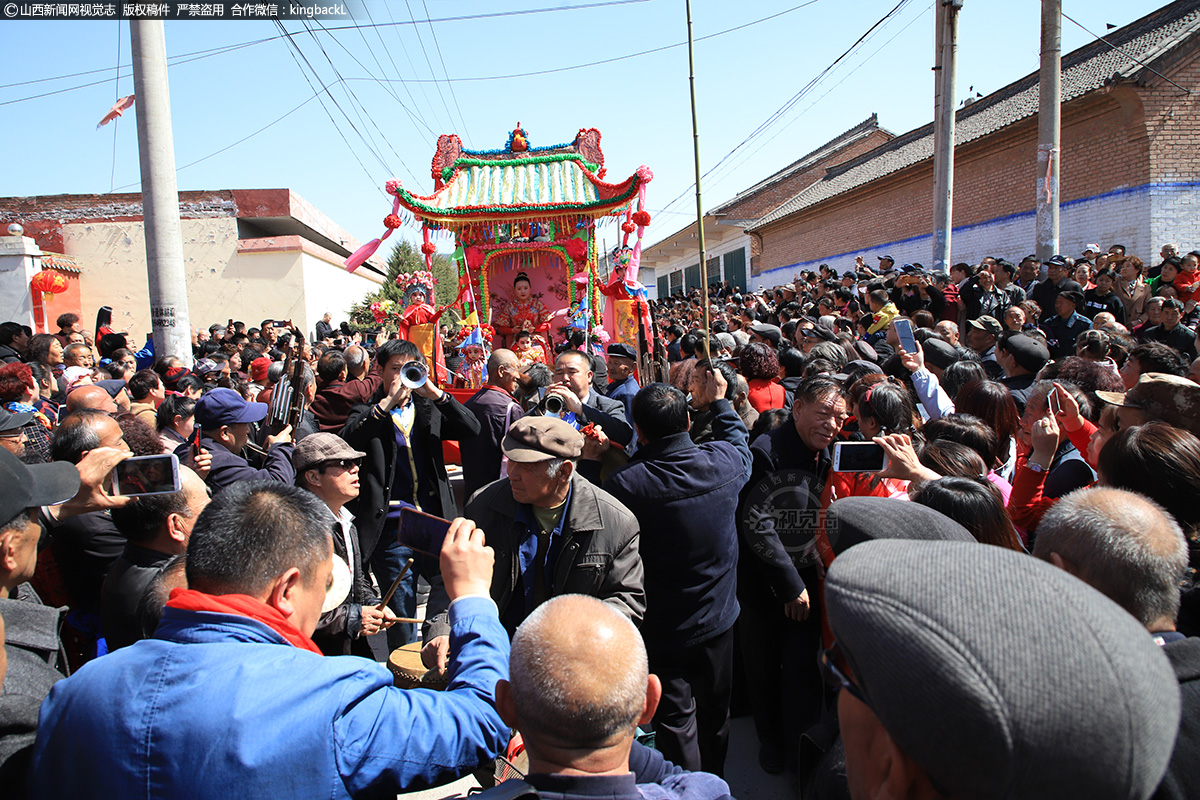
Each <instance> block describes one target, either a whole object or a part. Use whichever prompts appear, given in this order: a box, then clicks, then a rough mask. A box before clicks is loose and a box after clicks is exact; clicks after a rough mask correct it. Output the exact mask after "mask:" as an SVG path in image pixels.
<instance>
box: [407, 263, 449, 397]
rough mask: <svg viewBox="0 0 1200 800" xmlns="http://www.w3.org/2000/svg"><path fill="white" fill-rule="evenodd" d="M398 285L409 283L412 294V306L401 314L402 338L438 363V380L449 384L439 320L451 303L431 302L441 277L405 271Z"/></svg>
mask: <svg viewBox="0 0 1200 800" xmlns="http://www.w3.org/2000/svg"><path fill="white" fill-rule="evenodd" d="M396 283H397V285H400V286H405V292H406V293H407V295H408V305H407V306H406V307H405V309H404V311H403V312H402V313H401V314H400V319H399V320H398V322H397V327H398V329H399V333H400V338H401V339H407V340H408V341H410V342H412V343H413V344H415V345H416V346H417V347H418V348H419V349H420V351H421V354H422V355H424V356H425V358H426V360H427V361H428V363H430V364H432V365H434V368H435V370H436V371H435V373H434V378H435V382H436V383H438V384H439V385H441V384H445V383H447V382H448V381H449V379H450V374H449V371H448V370H447V369H446V355H445V352H444V350H443V348H442V337H441V335H440V333H439V331H438V321H439V320H440V319H441V317H442V314H444V313H445V311H446V309H447V308H449V307H450V306H442V307H441V308H434V307H433V306H431V305H430V304H429V303H428V302H427V301H428V298H429V296H430V295H431V294H432V292H433V285H434V284H435V283H437V279H436V278H434V277H433V273H432V272H429V271H426V270H422V271H420V272H410V273H405V274H403V275H401V276H399V277H398V278H396Z"/></svg>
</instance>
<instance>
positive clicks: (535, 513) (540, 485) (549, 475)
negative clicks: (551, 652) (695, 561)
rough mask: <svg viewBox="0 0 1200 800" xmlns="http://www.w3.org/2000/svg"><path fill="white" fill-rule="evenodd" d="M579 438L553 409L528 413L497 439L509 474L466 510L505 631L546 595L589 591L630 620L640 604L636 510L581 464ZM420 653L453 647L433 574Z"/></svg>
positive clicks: (428, 660) (440, 653) (437, 658)
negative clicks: (485, 550)
mask: <svg viewBox="0 0 1200 800" xmlns="http://www.w3.org/2000/svg"><path fill="white" fill-rule="evenodd" d="M584 442H585V438H584V436H583V434H582V433H580V432H579V431H577V430H575V428H574V427H572V426H571V425H570V424H568V423H566V422H564V421H563V420H561V419H558V418H557V417H546V416H527V417H522V418H521V419H519V420H517V421H516V422H514V423H513V426H512V427H511V428H509V430H508V434H507V435H505V437H504V441H503V443H502V445H501V446H502V449H503V451H504V455H505V456H507V457H508V477H507V478H501V479H500V480H498V481H496V482H495V483H491V484H489V485H488V486H486V487H484V488H483V489H481V490H480V491H479V492H477V493H476V494H475V496H474V497H473V498H471V500H470V501H469V502H468V503H467V506H466V509H465V510H464V512H463V514H464V516H465V517H466V518H467V519H470V520H473V521H474V522H475V524H477V525H478V526H479V527H480V528H482V529H483V530H485V531H487V535H488V542H489V543H490V545H491V546H492V547H493V548H494V549H495V551H496V569H495V571H494V572H493V574H492V590H491V595H492V599H493V600H495V601H496V605H497V606H499V608H500V620H501V622H503V623H504V625H505V627H506V628H507V629H508V631H509V632H510V633H511V632H512V631H515V630H516V629H517V626H518V625H520V624H521V622H522V621H523V620H524V619H525V617H527V616H528V615H529V612H530V611H532V610H533V609H534V608H536V607H537V606H539V605H540V604H541V603H543V602H545V601H546V600H547V599H548V598H550V597H555V596H557V595H560V594H588V595H592V596H593V597H598V598H600V599H601V600H604V601H605V602H606V603H609V604H610V605H612V606H613V607H614V608H616V609H617V610H618V611H620V612H621V613H622V614H624V615H625V616H627V617H628V618H629V619H631V620H633V621H634V622H640V621H641V619H642V615H643V614H644V613H645V610H646V592H645V588H644V579H643V572H642V557H641V554H640V552H639V536H638V522H637V519H636V518H635V517H634V516H633V514H631V513H630V512H629V510H628V509H627V508H625V507H624V506H623V505H621V504H620V502H618V501H617V500H616V498H614V497H613V496H612V495H610V494H609V493H607V492H605V491H603V490H602V489H600V488H599V487H597V486H595V485H594V484H592V483H590V482H589V481H588V480H587V479H586V478H584V477H583V476H582V475H580V474H579V473H578V470H577V469H576V464H577V462H578V461H579V459H580V457H581V456H582V455H584V450H585V448H584ZM430 586H431V588H430V593H429V605H428V608H427V610H426V623H425V630H424V639H425V648H424V649H423V650H422V652H421V656H422V658H423V659H424V661H425V664H426V666H428V667H429V668H430V669H433V668H434V667H435V666H436V667H438V668H439V669H440V668H443V667H444V665H445V663H446V654H447V652H448V649H449V640H448V638H447V634H448V633H449V629H448V627H447V624H446V608H447V598H446V594H445V592H444V591H443V589H442V583H441V580H440V578H439V577H438V576H433V577H431V579H430Z"/></svg>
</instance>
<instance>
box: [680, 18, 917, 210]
mask: <svg viewBox="0 0 1200 800" xmlns="http://www.w3.org/2000/svg"><path fill="white" fill-rule="evenodd" d="M909 2H911V0H900V2H898V3H897V4H896V5H895V6H894V7H893V8H892V10H891V11H889V12H887V13H886V14H884V15H883V17H881V18H880V19H879V20H878V21H876V22H875V24H874V25H872V26H871V27H870V28H868V29H867V31H866V33H864V34H863V35H862V36H860V37H858V39H857V40H856V41H855V42H854V44H852V45H850V47H848V48H847V49H846V50H845V51H843V52H842V54H841V55H840V56H838V57H837V58H836V59H834V60H833V62H832V63H830V64H829V65H828V66H827V67H825V68H824V69H823V70H821V71H820V72H819V73H818V74H817V75H816V77H814V78H813V79H812V80H810V81H809V82H808V83H807V84H805V85H804V86H803V87H802V88H801V89H800V91H798V92H796V94H794V95H792V96H791V97H790V98H789V99H788V100H787V102H785V103H784V104H783V105H782V106H780V107H779V108H777V109H776V110H775V111H774V112H773V113H772V114H771V115H770V116H768V117H767V118H766V119H765V120H764V121H763V122H761V123H759V125H758V127H756V128H755V129H754V130H753V131H751V132H750V134H749V135H747V136H746V138H744V139H742V141H740V142H738V144H737V145H735V146H734V148H733V149H732V150H730V151H729V152H728V153H726V154H725V155H724V156H722V157H721V160H720V161H718V162H717V163H716V164H714V165H713V166H712V167H710V168H709V169H708V170H706V171H705V172H704V174H703V175H701V178H707V177H708V176H709V175H711V174H712V173H713V171H714V170H716V169H718V168H719V167H720V166H721V165H722V164H724V163H725V162H726V161H728V160H729V159H730V158H731V157H733V155H734V154H736V153H737V152H738V151H739V150H741V149H742V148H743V147H745V146H746V145H747V144H748V143H750V142H751V141H753V140H754V139H755V138H757V137H758V136H760V135H761V134H762V133H763V132H764V131H766V130H767V128H769V127H770V126H771V125H773V124H774V123H775V122H776V121H778V120H779V119H781V118H782V117H783V115H784V114H786V113H787V112H788V111H789V110H791V109H792V108H793V107H794V106H795V105H796V103H798V102H799V101H800V100H801V98H803V97H804V96H805V95H806V94H807V93H808V92H809V91H810V90H811V89H812V88H813V87H814V86H816V85H817V84H818V83H819V82H820V81H821V80H822V79H823V78H824V77H825V76H826V75H828V74H829V72H830V71H831V70H833V69H834V67H836V66H837V65H838V64H839V63H841V62H842V61H843V60H844V59H845V58H846V57H847V56H848V55H850V53H852V52H854V50H856V49H857V48H858V46H859V45H861V44H862V43H863V41H865V40H866V38H867V37H868V36H870V35H871V33H872V32H874V31H875V30H876V29H877V28H878V27H879V26H880V25H882V24H883V23H885V22H886V21H887V20H888V19H890V18H891V17H892V16H893V15H895V14H896V13H898V12H899V11H900V9H902V8H903V7H904V6H906V5H907V4H908V3H909ZM695 185H696V182H695V181H692V182H691V183H690V184H688V186H687V188H685V189H684V190H683V191H682V192H681V193H680V194H679V195H678V196H676V197H675V199H673V200H672V201H671V202H669V203H667V204H666V206H664V208H671V207H672V206H674V205H675V204H676V203H678V202H679V201H680V200H682V199H683V198H684V197H686V196H687V194H688V192H690V191H691V190H692V189H693V188H694V187H695Z"/></svg>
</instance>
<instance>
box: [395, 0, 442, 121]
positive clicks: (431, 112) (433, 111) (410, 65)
mask: <svg viewBox="0 0 1200 800" xmlns="http://www.w3.org/2000/svg"><path fill="white" fill-rule="evenodd" d="M383 7H384V8H386V9H387V12H388V19H390V20H391V21H392V23H393V24H397V23H396V18H395V17H394V16H392V4H391V3H384V6H383ZM392 30H393V31H394V32H395V34H396V42H397V43H398V44H399V45H400V52H402V53H404V60H405V61H407V62H408V69H409V73H410V74H412V75H416V74H417V65H416V64H414V63H413V60H412V56H410V55H409V54H408V48H407V47H405V46H404V38H403V37H402V36H401V35H400V28H398V27H395V28H393V29H392ZM396 77H397V78H399V77H400V74H399V72H397V74H396ZM401 82H402V83H404V85H405V87H406V88H407V86H408V83H409V82H408V81H404V80H403V79H401ZM418 87H419V88H420V90H421V97H423V98H425V107H426V108H427V109H428V110H429V117H430V119H433V120H434V122H435V123H437V120H436V117H437V109H436V108H434V105H433V102H432V101H431V100H430V99H429V92H427V91H426V90H425V81H422V82H420V83H419V84H418ZM413 107H414V108H415V107H416V103H415V102H414V103H413ZM437 124H438V127H441V123H437Z"/></svg>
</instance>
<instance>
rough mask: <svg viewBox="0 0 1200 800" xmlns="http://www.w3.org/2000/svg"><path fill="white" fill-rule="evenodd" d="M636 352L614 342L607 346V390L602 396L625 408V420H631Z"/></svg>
mask: <svg viewBox="0 0 1200 800" xmlns="http://www.w3.org/2000/svg"><path fill="white" fill-rule="evenodd" d="M636 373H637V351H636V350H634V349H633V348H632V347H630V346H629V345H627V344H622V343H621V342H614V343H612V344H610V345H609V346H608V388H607V389H605V391H604V394H605V396H606V397H608V398H609V399H611V400H619V401H621V403H622V404H623V405H624V406H625V420H626V422H628V421H629V420H631V419H633V398H634V397H636V396H637V393H638V390H639V389H641V388H642V387H641V386H639V385H638V382H637V378H636V377H635V374H636Z"/></svg>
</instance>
